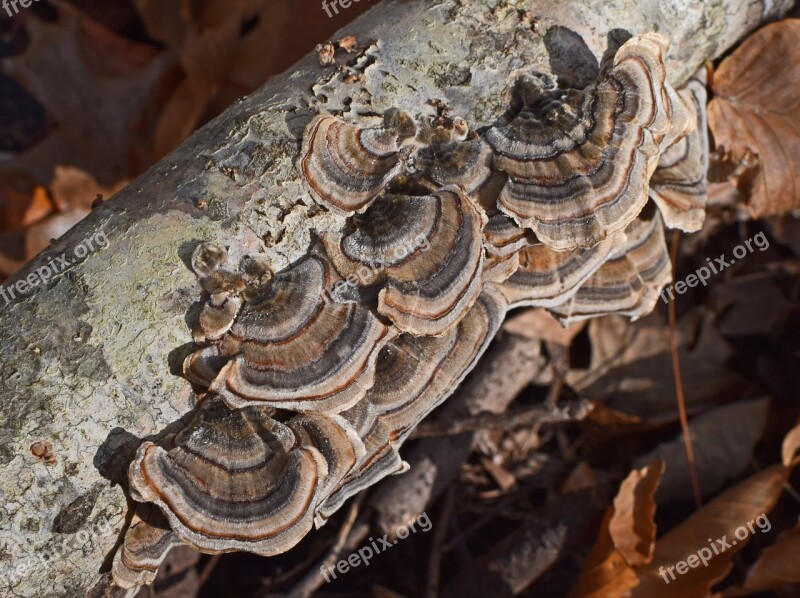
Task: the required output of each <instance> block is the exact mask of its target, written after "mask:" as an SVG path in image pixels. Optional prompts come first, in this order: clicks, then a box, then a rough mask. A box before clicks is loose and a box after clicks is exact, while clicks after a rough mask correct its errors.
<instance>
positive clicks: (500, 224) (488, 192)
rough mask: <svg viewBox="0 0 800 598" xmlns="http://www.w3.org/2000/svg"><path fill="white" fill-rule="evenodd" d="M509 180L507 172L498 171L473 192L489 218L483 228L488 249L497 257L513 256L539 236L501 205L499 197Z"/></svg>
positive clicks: (490, 253) (491, 254) (489, 252)
mask: <svg viewBox="0 0 800 598" xmlns="http://www.w3.org/2000/svg"><path fill="white" fill-rule="evenodd" d="M507 181H508V176H507V175H506V174H505V173H502V172H500V171H494V172H493V173H492V176H491V177H489V178H488V179H487V180H486V182H485V183H484V184H483V186H482V187H481V188H480V189H478V190H477V191H475V193H474V194H473V195H472V197H474V198H475V199H476V201H477V202H478V205H479V206H481V207H482V208H483V211H484V212H486V216H487V218H488V220H487V222H486V225H485V226H484V227H483V240H484V245H485V248H486V252H487V253H488V254H489V255H490V256H493V257H497V258H506V257H509V256H511V255H513V254H515V253H517V252H518V251H519V250H521V249H523V248H525V247H528V246H530V245H534V244H535V243H536V235H534V234H533V232H531V231H530V230H528V229H526V228H522V227H520V226H519V225H518V224H517V223H516V222H514V220H513V218H511V217H510V216H507V215H505V214H504V213H503V212H501V211H500V210H499V209H498V207H497V198H498V197H500V193H501V192H502V191H503V188H504V187H505V186H506V183H507Z"/></svg>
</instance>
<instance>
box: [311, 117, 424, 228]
mask: <svg viewBox="0 0 800 598" xmlns="http://www.w3.org/2000/svg"><path fill="white" fill-rule="evenodd" d="M414 133H415V127H414V124H413V121H412V120H411V118H410V117H409V116H408V115H406V114H404V113H402V112H398V111H396V110H391V111H388V112H387V113H386V115H385V117H384V124H383V126H380V127H373V128H364V127H360V126H358V125H355V124H349V123H346V122H345V121H343V120H341V119H338V118H336V117H335V116H331V115H329V114H321V115H319V116H316V117H314V119H313V120H312V121H311V123H310V124H309V125H308V127H306V130H305V133H304V135H303V145H302V150H301V153H300V158H299V160H298V161H297V168H298V170H299V171H300V174H301V176H302V178H303V180H304V181H305V183H306V186H307V187H308V190H309V191H310V193H311V195H312V196H313V197H314V199H315V200H316V201H318V202H319V203H320V204H321V205H323V206H325V207H326V208H328V209H329V210H332V211H333V212H335V213H337V214H344V215H349V214H352V213H354V212H357V211H359V210H363V209H365V208H366V207H367V206H369V204H370V203H372V201H373V200H374V199H375V198H376V197H377V196H378V195H379V194H380V193H381V191H383V190H384V189H385V188H386V186H387V185H388V184H389V182H390V181H391V180H392V179H393V178H394V177H395V176H397V175H398V174H399V173H400V172H401V170H402V168H403V162H402V160H401V156H400V149H401V145H402V140H403V139H406V138H410V137H412V136H413V135H414Z"/></svg>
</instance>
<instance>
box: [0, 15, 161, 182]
mask: <svg viewBox="0 0 800 598" xmlns="http://www.w3.org/2000/svg"><path fill="white" fill-rule="evenodd" d="M59 12H60V14H61V17H60V20H59V21H58V22H55V23H45V22H42V21H38V20H35V19H31V20H30V21H28V22H27V25H26V28H27V33H28V35H29V36H30V44H29V45H28V48H27V50H26V51H25V52H24V53H23V54H20V55H19V56H14V57H13V58H10V59H8V60H7V62H6V68H7V72H8V74H9V75H10V76H11V77H12V78H14V79H15V80H16V81H18V82H19V83H20V85H22V86H23V87H24V88H25V89H26V90H27V91H28V92H29V93H30V94H31V95H32V96H33V97H34V98H36V100H37V101H38V102H39V103H40V104H42V106H43V107H44V108H45V110H46V111H47V113H48V115H49V117H50V118H52V120H53V121H54V123H55V124H56V125H57V126H56V127H55V128H54V130H53V131H52V132H51V133H50V135H48V137H47V138H46V139H45V140H43V141H42V142H40V143H38V144H37V145H35V146H33V147H32V148H31V149H29V150H27V151H25V152H24V153H22V154H19V155H18V156H17V157H16V158H15V159H14V160H13V161H9V162H8V163H6V164H4V165H3V166H2V167H0V176H3V177H6V176H16V177H21V176H25V177H28V178H29V179H31V180H32V181H34V182H35V183H36V184H39V185H42V186H45V187H48V186H49V184H50V182H51V177H52V174H53V171H54V169H55V168H56V166H59V165H62V166H63V165H70V166H74V167H77V168H80V169H81V170H83V171H85V172H88V173H90V174H91V175H92V176H93V177H94V178H95V179H97V180H98V181H100V182H101V183H102V184H104V185H113V184H115V183H117V182H119V181H120V180H123V179H125V178H127V177H128V176H129V175H131V174H138V173H132V172H131V164H130V161H129V158H130V156H129V148H130V147H131V145H132V144H133V139H132V137H133V135H134V133H133V131H132V126H133V124H134V122H135V121H136V120H137V119H138V118H139V116H140V114H141V112H142V109H143V106H144V105H145V104H146V103H147V102H148V99H149V98H150V94H151V92H152V90H153V88H154V86H155V85H156V83H157V81H158V79H159V77H160V76H161V74H162V72H163V69H164V67H165V64H166V63H165V61H164V60H163V59H161V58H159V57H158V56H157V51H156V50H154V49H153V48H152V47H150V46H147V45H145V44H137V43H134V42H130V41H128V40H126V39H124V38H122V37H121V36H118V35H117V34H115V33H114V32H112V31H109V30H107V29H105V28H104V27H103V26H102V25H100V24H99V23H96V22H94V21H92V20H91V19H89V18H88V17H86V16H85V15H82V14H81V13H79V12H78V11H76V10H75V9H74V8H71V7H70V5H68V4H60V5H59Z"/></svg>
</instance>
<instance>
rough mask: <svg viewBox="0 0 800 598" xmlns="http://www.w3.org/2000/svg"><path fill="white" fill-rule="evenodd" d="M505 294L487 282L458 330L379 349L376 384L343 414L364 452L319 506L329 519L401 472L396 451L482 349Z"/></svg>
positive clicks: (497, 322) (503, 308)
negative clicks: (361, 493) (355, 497)
mask: <svg viewBox="0 0 800 598" xmlns="http://www.w3.org/2000/svg"><path fill="white" fill-rule="evenodd" d="M505 312H506V304H505V300H504V299H503V297H502V296H501V295H500V294H499V293H498V292H497V291H496V290H495V288H494V287H493V285H488V288H487V290H485V291H484V292H483V293H481V296H480V297H479V299H478V301H477V302H476V303H475V305H474V306H473V307H472V309H471V310H470V311H469V313H468V314H467V315H466V317H465V318H464V319H463V320H462V321H461V323H460V324H459V325H458V327H457V328H454V329H453V330H450V331H449V332H448V333H446V334H445V335H443V336H441V337H414V336H412V335H410V334H403V335H401V336H400V337H398V338H397V339H396V340H394V341H392V342H391V343H389V344H388V345H387V346H386V347H384V349H383V350H382V351H381V355H380V357H379V359H378V367H377V371H376V375H375V386H373V387H372V388H371V389H370V390H369V392H368V393H367V395H366V396H365V397H364V398H363V399H362V400H361V402H359V404H358V405H356V406H355V407H353V408H352V409H350V410H348V411H346V412H344V413H342V417H343V418H345V419H347V420H348V421H350V422H351V423H352V424H353V425H354V426H355V427H356V428H357V429H358V432H359V435H360V436H361V437H362V438H363V439H365V440H364V442H365V446H366V454H365V456H364V458H363V459H361V461H359V463H358V464H357V465H356V467H355V468H354V470H353V472H352V473H351V474H350V475H349V476H347V478H345V480H344V481H343V482H342V484H341V486H340V487H339V488H338V489H337V490H336V491H335V492H334V493H333V494H331V496H330V498H328V500H326V501H325V502H324V503H323V504H322V506H321V507H320V516H321V517H323V518H324V517H328V516H330V514H332V513H333V512H335V511H336V510H337V509H338V508H339V507H340V506H341V505H342V504H343V503H344V501H345V500H347V498H349V497H350V496H352V495H354V494H356V493H357V492H359V491H360V490H362V489H364V488H367V487H369V486H370V485H372V484H374V483H376V482H377V481H379V480H380V479H382V478H384V477H386V476H387V475H391V474H394V473H399V472H402V471H405V468H406V467H407V466H406V464H405V463H404V462H403V461H402V459H401V458H400V456H399V454H398V449H399V448H400V446H401V445H402V444H403V442H404V441H405V439H406V438H407V436H408V435H409V434H410V433H411V432H412V431H413V429H414V427H416V425H417V424H418V423H419V422H420V421H422V419H423V418H424V417H425V416H426V415H427V414H428V413H430V412H431V411H432V410H433V409H435V408H436V407H437V406H438V405H439V404H441V403H442V401H444V400H445V399H446V398H447V397H448V396H450V395H451V394H452V393H453V391H455V389H456V387H457V386H458V385H459V383H460V382H461V381H462V380H463V378H464V376H466V375H467V373H468V372H469V371H470V370H471V369H472V367H473V366H474V365H475V363H476V362H477V360H478V359H479V358H480V356H481V355H482V354H483V352H484V351H485V350H486V347H487V346H488V345H489V343H490V342H491V340H492V338H494V335H495V334H496V333H497V330H498V329H499V328H500V324H501V323H502V320H503V318H504V317H505Z"/></svg>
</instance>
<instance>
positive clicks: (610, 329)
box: [566, 309, 744, 416]
mask: <svg viewBox="0 0 800 598" xmlns="http://www.w3.org/2000/svg"><path fill="white" fill-rule="evenodd" d="M713 319H714V316H713V315H712V314H709V313H707V312H706V311H704V310H702V309H696V310H693V311H692V312H689V313H687V314H686V315H685V316H683V317H681V319H680V320H679V321H678V332H679V341H678V342H679V356H680V363H681V372H682V376H683V382H684V389H685V392H686V402H687V404H688V405H689V407H690V408H691V407H693V406H696V405H700V404H703V403H707V402H709V401H711V400H713V399H716V398H717V397H719V396H727V397H735V396H737V395H736V393H737V392H741V389H742V388H743V387H744V383H743V380H742V378H741V376H740V375H739V374H737V373H736V372H735V371H733V370H731V369H729V368H728V367H727V365H726V362H727V361H728V359H729V358H730V357H731V354H732V350H731V347H730V345H729V344H728V343H727V341H726V340H725V339H724V338H722V337H721V336H720V335H719V333H718V332H717V331H716V329H715V328H714V325H713ZM589 340H590V341H591V347H592V355H591V363H590V365H589V367H588V368H587V369H585V370H581V369H575V368H573V369H571V370H570V371H569V373H568V374H567V377H566V381H567V383H568V384H569V386H570V387H572V388H574V389H575V390H576V391H578V392H579V393H581V394H582V396H584V397H586V398H587V399H590V400H593V401H597V402H600V403H605V404H608V405H609V406H611V407H612V408H614V409H617V410H619V411H622V412H624V413H627V414H629V415H634V416H651V415H657V414H662V413H665V412H673V411H674V410H675V381H674V378H673V373H672V357H671V355H670V343H669V327H668V326H667V323H666V318H665V316H664V315H663V314H662V313H660V312H655V313H652V314H650V315H649V316H646V317H644V318H642V319H641V320H639V321H637V322H636V323H631V322H630V321H629V320H628V319H627V318H623V317H619V316H608V317H604V318H598V319H594V320H592V321H591V322H590V323H589Z"/></svg>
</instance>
